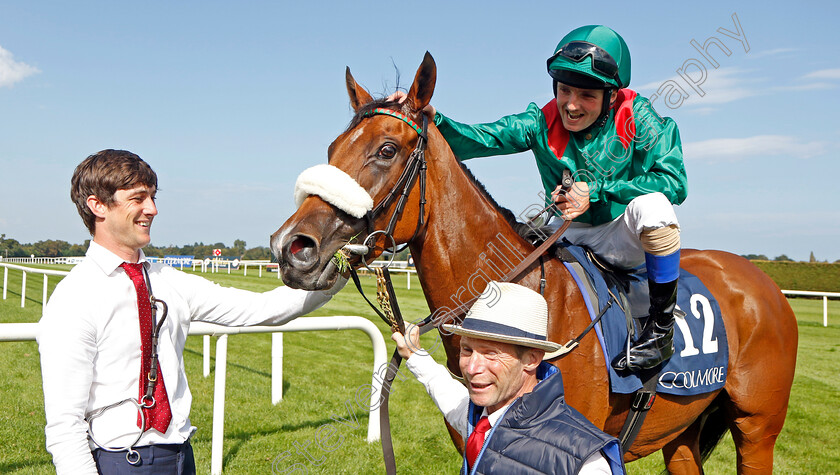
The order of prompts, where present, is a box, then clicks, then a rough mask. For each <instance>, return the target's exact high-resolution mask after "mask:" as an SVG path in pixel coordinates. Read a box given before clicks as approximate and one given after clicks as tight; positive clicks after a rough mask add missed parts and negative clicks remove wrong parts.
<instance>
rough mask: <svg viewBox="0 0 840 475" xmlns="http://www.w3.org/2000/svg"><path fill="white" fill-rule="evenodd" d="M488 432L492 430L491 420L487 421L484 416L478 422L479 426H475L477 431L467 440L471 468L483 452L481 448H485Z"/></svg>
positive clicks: (468, 459) (468, 460)
mask: <svg viewBox="0 0 840 475" xmlns="http://www.w3.org/2000/svg"><path fill="white" fill-rule="evenodd" d="M488 430H490V420H489V419H487V416H484V417H482V418H481V419H479V420H478V424H476V425H475V430H473V431H472V434H470V436H469V438H467V462H468V463H469V464H470V465H469V466H470V468H472V466H473V464H475V459H476V457H478V454H479V452H481V447H483V446H484V434H486V433H487V431H488Z"/></svg>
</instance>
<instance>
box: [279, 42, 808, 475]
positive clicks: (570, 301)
mask: <svg viewBox="0 0 840 475" xmlns="http://www.w3.org/2000/svg"><path fill="white" fill-rule="evenodd" d="M436 75H437V69H436V66H435V63H434V60H433V59H432V57H431V55H430V54H429V53H428V52H427V53H426V56H425V58H424V60H423V62H422V64H421V66H420V68H419V69H418V70H417V73H416V75H415V78H414V82H413V83H412V85H411V87H410V89H409V91H408V94H407V97H406V100H405V101H404V102H403V103H401V104H400V103H395V102H393V101H390V102H389V101H388V100H387V99H377V100H374V99H373V97H372V96H371V95H370V93H368V91H366V90H365V89H364V88H362V87H361V86H360V85H359V84H358V83H356V81H355V79H353V76H352V75H351V74H350V69H349V68H347V71H346V84H347V92H348V94H349V96H350V105H351V106H352V108H353V110H354V111H355V116H354V117H353V119H352V121H351V122H350V124H349V126H348V128H347V130H346V131H345V132H344V133H342V134H341V135H339V136H338V137H337V138H336V139H335V141H334V142H333V143H332V144H331V145H330V146H329V150H328V157H329V164H330V165H332V166H334V167H337V168H338V169H340V170H341V171H343V172H345V173H346V174H347V175H349V177H351V178H352V179H353V180H355V182H356V183H358V185H360V186H361V187H362V188H364V190H366V191H367V192H368V194H369V195H370V197H371V198H372V199H373V203H379V204H382V205H383V206H379V207H378V208H381V209H380V211H381V212H380V213H376V215H375V216H372V217H365V216H362V217H354V216H351V215H350V214H348V213H347V212H345V211H342V210H341V209H339V208H338V207H336V206H334V205H332V204H330V203H328V202H327V201H325V200H324V199H323V198H322V197H321V196H319V195H317V194H311V195H309V196H308V197H306V198H304V199H303V200H302V202H300V206H299V208H298V210H297V211H296V212H295V213H294V214H293V215H292V216H291V217H290V218H289V219H288V220H287V221H286V222H285V223H284V224H283V225H282V226H281V227H280V228H279V229H278V230H277V231H276V232H275V233H274V234H273V235H272V239H271V247H272V250H273V252H274V253H275V255H276V256H277V258H278V262H279V265H280V271H281V272H282V278H283V281H284V282H285V283H286V285H289V286H290V287H294V288H303V289H310V290H315V289H325V288H328V287H330V286H331V285H332V284H333V283H334V282H335V280H336V279H337V278H338V274H339V273H338V269H337V267H336V265H335V263H334V260H333V256H334V254H335V253H336V251H338V250H339V249H342V248H343V246H345V245H346V244H348V243H350V242H354V243H360V242H362V241H363V240H364V237H365V236H367V235H368V234H369V233H370V232H371V229H383V228H385V227H386V223H388V222H389V217H394V218H395V219H396V221H395V224H394V225H393V232H392V235H393V238H394V240H395V241H396V243H398V244H399V243H407V244H408V246H409V248H410V249H411V255H412V256H413V258H414V261H415V264H416V267H417V274H418V277H419V280H420V282H421V284H422V288H423V292H424V294H425V297H426V301H427V303H428V306H429V309H430V311H432V312H436V313H438V314H442V313H441V310H442V309H443V310H446V311H453V310H454V309H455V308H456V307H458V306H459V305H463V304H464V303H465V302H467V301H468V300H470V299H471V298H472V297H475V296H477V295H479V294H480V293H481V291H482V290H483V288H484V286H485V285H486V284H487V283H488V282H489V281H490V280H498V278H499V277H500V271H499V269H500V268H502V267H504V266H505V262H503V261H504V259H506V258H507V259H509V258H511V257H512V256H526V255H527V254H528V253H529V252H531V251H533V250H534V246H533V245H532V244H531V243H529V242H528V241H526V240H525V239H523V238H522V237H520V236H519V234H518V233H517V232H516V231H515V230H514V225H515V220H514V219H513V213H511V212H510V211H508V210H505V209H503V208H501V207H499V206H498V205H497V204H496V203H495V201H494V200H493V199H492V198H491V197H490V196H489V194H488V193H487V192H486V191H485V190H484V189H483V187H482V186H481V185H480V184H478V183H477V182H476V180H475V179H474V178H473V177H472V175H471V174H470V173H469V172H468V171H467V170H466V169H465V168H464V167H463V166H462V165H460V164H459V161H458V160H457V159H456V157H455V156H454V154H453V153H452V151H451V149H450V148H449V146H448V144H447V143H446V141H445V140H444V138H443V137H442V136H441V134H440V132H439V131H438V130H437V129H436V128H435V126H434V124H432V123H430V124H429V125H428V131H427V134H426V144H425V145H426V149H425V155H426V163H427V166H428V169H427V170H424V171H426V172H427V179H426V180H425V183H422V185H421V186H417V185H413V186H412V183H409V184H408V186H406V187H403V184H405V183H406V182H407V180H406V179H405V173H404V172H405V171H406V167H407V166H408V162H409V161H410V156H411V154H412V151H414V150H415V149H416V148H417V147H418V144H419V143H420V142H419V141H420V138H418V136H419V135H420V134H422V130H421V129H420V128H419V127H418V126H417V125H416V124H420V123H423V120H424V119H423V117H422V112H420V111H422V110H423V108H424V107H425V106H426V105H427V104H428V103H429V101H430V100H431V97H432V93H433V91H434V87H435V81H436ZM377 110H378V111H379V113H377V112H375V111H377ZM382 111H386V112H389V113H388V114H385V113H382ZM400 117H402V118H400ZM397 119H400V120H397ZM424 178H425V177H424ZM412 180H413V178H412ZM415 181H417V180H415ZM397 188H399V189H400V190H403V189H404V190H406V199H405V208H404V209H401V210H397V209H396V208H397V204H396V200H394V199H393V198H394V196H395V193H394V191H397V192H398V191H400V190H397ZM421 188H425V189H424V190H421ZM386 197H387V199H386ZM368 214H370V213H368ZM397 218H398V219H397ZM503 247H504V249H502V248H503ZM494 250H495V251H499V250H503V251H504V252H503V253H500V252H491V251H494ZM502 254H504V256H503V255H502ZM368 259H370V257H369V258H368ZM494 259H495V260H494ZM351 263H353V261H351ZM353 264H354V265H358V264H359V263H358V262H355V263H353ZM681 266H682V267H683V268H684V269H686V270H688V271H689V272H691V273H693V274H694V275H696V276H697V277H699V278H700V279H701V280H702V282H703V283H704V284H705V285H706V286H707V287H708V289H709V290H710V291H711V292H712V293H713V294H714V295H715V297H716V298H717V299H718V303H719V305H720V309H721V312H722V315H723V318H724V321H725V328H726V335H727V337H728V347H729V361H728V373H727V379H726V383H725V386H724V388H723V389H722V390H718V391H716V392H712V393H709V394H703V395H697V396H672V395H667V394H660V395H659V397H657V398H656V399H655V403H654V404H653V407H652V408H651V410H650V411H649V415H648V416H647V419H646V421H645V423H644V425H643V427H642V429H641V432H640V433H639V434H638V436H637V438H636V439H635V441H634V443H633V445H632V446H631V447H630V449H629V450H628V452H627V453H626V454H625V461H628V462H629V461H632V460H635V459H638V458H640V457H644V456H646V455H649V454H651V453H653V452H655V451H657V450H659V449H662V451H663V455H664V459H665V464H666V467H667V469H668V470H669V471H670V472H671V473H686V474H695V473H702V460H703V459H704V458H705V456H707V455H708V454H709V453H710V452H711V449H712V448H714V446H715V444H717V442H718V441H719V440H720V438H721V437H722V435H723V434H724V433H725V431H726V429H729V430H730V431H731V432H732V436H733V439H734V442H735V446H736V452H737V464H738V467H737V468H738V473H770V472H772V469H773V449H774V446H775V442H776V438H777V436H778V435H779V432H780V431H781V430H782V426H783V424H784V421H785V416H786V413H787V407H788V400H789V397H790V390H791V384H792V382H793V376H794V368H795V365H796V349H797V340H798V332H797V324H796V319H795V317H794V314H793V311H792V310H791V308H790V306H789V304H788V302H787V299H786V298H785V296H784V295H783V294H782V293H781V291H780V290H779V288H778V287H777V286H776V284H775V283H774V282H773V281H772V280H770V278H769V277H768V276H767V275H765V274H764V273H763V272H761V271H760V270H759V269H758V268H756V267H755V266H753V265H752V264H751V263H750V262H749V261H747V260H746V259H744V258H741V257H739V256H736V255H733V254H729V253H726V252H721V251H698V250H689V249H685V250H683V251H682V259H681ZM544 267H545V278H546V281H547V283H548V285H547V286H546V288H545V294H544V295H545V298H546V300H547V302H548V306H549V309H550V310H549V318H550V322H549V327H548V337H549V339H550V340H552V341H555V342H559V343H563V342H566V341H569V340H570V339H572V338H574V337H576V336H578V334H580V333H581V331H582V330H583V329H584V328H585V327H586V326H587V325H588V324H589V323H590V317H589V315H588V313H587V311H586V307H585V303H584V300H583V297H582V295H581V294H580V292H579V290H578V288H577V286H576V285H575V283H574V281H573V278H572V277H571V275H570V273H569V271H568V270H567V269H566V267H565V266H563V265H562V263H560V262H559V261H558V260H556V259H547V260H546V261H545V266H544ZM540 274H541V270H540V266H539V265H538V264H534V265H532V266H531V267H529V268H528V269H526V270H525V271H524V272H523V273H522V274H520V276H519V279H518V283H519V284H522V285H525V286H527V287H529V288H531V289H535V290H537V289H538V287H539V280H540V277H541V275H540ZM443 313H445V312H443ZM441 336H442V340H443V344H444V348H445V350H446V355H447V366H448V368H449V370H450V371H451V372H452V373H453V374H455V375H460V371H459V369H458V351H459V350H458V340H457V337H454V338H453V336H451V335H443V334H442V335H441ZM552 364H554V365H555V366H557V367H558V368H559V369H560V370H561V372H562V374H563V379H564V382H565V383H564V386H565V390H566V398H567V400H568V402H569V404H570V405H571V406H573V407H574V408H576V409H577V410H578V411H580V412H581V413H583V414H584V415H585V416H586V417H587V418H588V419H589V420H590V421H592V422H593V423H594V424H595V425H596V426H598V427H601V428H602V429H603V430H604V431H606V432H607V433H610V434H613V435H616V434H618V433H619V431H620V429H621V427H622V425H623V424H624V421H625V418H626V416H627V414H628V411H629V406H630V402H631V398H632V395H628V394H611V393H610V389H609V388H610V385H609V380H608V373H607V369H606V365H607V364H608V363H607V362H606V361H605V358H604V353H603V352H602V350H601V348H600V344H599V342H598V341H597V338H595V336H594V334H593V335H590V336H587V337H585V338H584V339H583V340H582V341H581V342H580V346H579V347H577V348H576V349H575V350H574V351H572V352H571V353H569V354H568V355H566V356H565V357H564V358H562V359H556V360H553V361H552ZM450 433H452V431H451V430H450ZM456 438H457V436H455V437H453V440H455V443H456V446H457V445H458V444H459V443H462V441H460V440H456ZM458 439H459V438H458ZM461 447H462V446H461Z"/></svg>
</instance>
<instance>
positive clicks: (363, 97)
mask: <svg viewBox="0 0 840 475" xmlns="http://www.w3.org/2000/svg"><path fill="white" fill-rule="evenodd" d="M344 78H345V79H344V80H345V81H346V82H347V94H348V95H349V96H350V106H351V107H352V108H353V110H354V111H357V110H359V108H360V107H362V106H363V105H365V104H367V103H368V102H370V101H372V100H373V97H371V96H370V94H369V93H368V92H367V91H366V90H365V88H363V87H362V86H360V85H359V83H357V82H356V80H355V79H353V75H352V74H350V66H348V67H347V72H346V73H345V74H344Z"/></svg>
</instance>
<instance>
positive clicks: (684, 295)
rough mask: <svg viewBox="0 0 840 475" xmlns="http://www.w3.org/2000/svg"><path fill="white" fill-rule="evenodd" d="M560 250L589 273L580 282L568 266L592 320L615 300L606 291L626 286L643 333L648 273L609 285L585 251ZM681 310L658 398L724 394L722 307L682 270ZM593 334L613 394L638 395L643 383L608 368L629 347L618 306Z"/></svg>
mask: <svg viewBox="0 0 840 475" xmlns="http://www.w3.org/2000/svg"><path fill="white" fill-rule="evenodd" d="M561 246H562V247H565V248H566V249H567V250H568V251H569V252H570V253H571V254H572V255H573V256H574V257H575V259H577V261H578V262H579V263H580V265H581V267H583V269H584V271H585V275H584V276H581V275H579V274H578V272H577V271H576V270H575V268H574V266H572V265H571V264H569V263H567V262H564V264H565V265H566V267H567V268H568V269H569V271H570V272H571V274H572V276H574V278H575V281H576V283H577V284H578V287H579V288H580V290H581V293H582V294H583V298H584V300H585V301H586V306H587V310H588V311H589V315H590V318H591V319H592V320H594V319H595V318H596V317H597V315H598V313H600V310H601V309H603V308H604V307H605V306H607V302H608V301H609V300H610V299H611V298H612V297H611V296H610V293H609V292H608V291H607V289H608V288H609V289H610V290H611V291H612V292H613V294H614V295H615V296H618V295H619V289H618V288H617V287H619V286H621V287H625V286H626V287H625V288H627V289H629V292H627V293H626V295H627V298H628V300H629V303H630V307H631V308H632V315H633V316H634V318H633V321H634V322H633V324H634V326H635V328H636V329H637V331H639V330H638V329H639V328H640V323H639V320H638V317H646V316H647V314H648V307H649V305H650V301H649V297H648V291H647V290H648V289H647V287H648V285H647V274H646V273H645V271H644V268H642V269H641V271H639V272H636V273H632V274H625V275H624V276H623V278H622V279H621V283H619V282H612V280H611V279H610V282H611V283H608V282H607V280H605V279H604V276H603V275H602V274H601V271H600V269H599V268H598V267H597V266H596V265H595V264H593V263H592V261H591V260H590V259H589V258H588V256H587V255H586V252H585V251H584V250H583V249H582V248H580V247H578V246H572V245H568V244H561ZM582 279H588V280H589V283H590V284H591V285H592V287H593V288H594V290H595V292H596V293H597V296H598V297H597V300H598V301H597V303H596V305H593V303H594V302H592V299H591V298H590V294H589V292H588V291H587V289H586V287H585V285H584V283H583V281H582ZM623 305H624V304H622V306H623ZM677 308H679V309H681V310H683V311H684V312H685V313H686V316H685V317H677V318H675V321H676V325H675V326H674V348H675V352H674V356H672V357H671V359H670V360H669V361H668V362H667V363H666V364H665V366H664V367H663V368H662V370H661V372H660V374H659V383H658V385H657V388H656V390H657V392H661V393H666V394H674V395H679V396H689V395H696V394H704V393H708V392H711V391H715V390H717V389H720V388H722V387H723V385H724V384H725V383H726V369H727V363H728V361H729V346H728V345H727V343H726V329H725V328H724V326H723V319H722V318H721V314H720V307H719V306H718V303H717V301H716V300H715V298H714V296H712V294H711V292H709V289H707V288H706V286H705V285H704V284H703V282H702V281H701V280H700V279H699V278H697V277H696V276H695V275H693V274H691V273H689V272H688V271H686V270H685V269H680V281H679V286H678V287H677ZM643 322H644V319H643V320H642V323H643ZM595 332H596V333H597V335H598V339H599V340H600V342H601V347H602V348H603V350H604V357H605V358H606V361H607V368H608V371H609V375H610V389H611V391H612V392H615V393H621V394H628V393H632V392H635V391H636V390H638V389H640V388H641V387H642V381H641V379H640V378H639V376H637V375H636V374H634V373H627V372H623V371H622V372H617V371H616V370H615V369H613V368H612V365H611V364H610V362H611V361H613V359H614V358H615V357H616V356H617V355H619V354H621V352H622V351H624V349H625V345H626V343H627V334H628V331H627V318H626V315H625V313H624V311H623V310H622V309H621V308H620V306H619V305H616V304H615V303H613V304H612V305H610V307H609V308H608V309H607V311H606V313H605V314H604V316H603V317H602V318H601V322H600V324H599V325H596V326H595Z"/></svg>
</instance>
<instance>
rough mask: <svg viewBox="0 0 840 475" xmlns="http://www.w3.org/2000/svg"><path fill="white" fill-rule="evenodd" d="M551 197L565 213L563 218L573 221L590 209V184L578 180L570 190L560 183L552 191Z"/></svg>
mask: <svg viewBox="0 0 840 475" xmlns="http://www.w3.org/2000/svg"><path fill="white" fill-rule="evenodd" d="M551 199H552V200H554V203H555V204H556V205H557V209H559V210H560V211H561V212H562V213H563V219H565V220H566V221H571V220H573V219H575V218H577V217H578V216H580V215H582V214H583V213H585V212H586V210H588V209H589V185H588V184H587V183H586V182H585V181H576V182H575V184H574V185H572V187H571V188H570V189H569V191H568V192H564V191H563V187H562V186H559V185H558V186H557V188H555V189H554V191H552V192H551Z"/></svg>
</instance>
